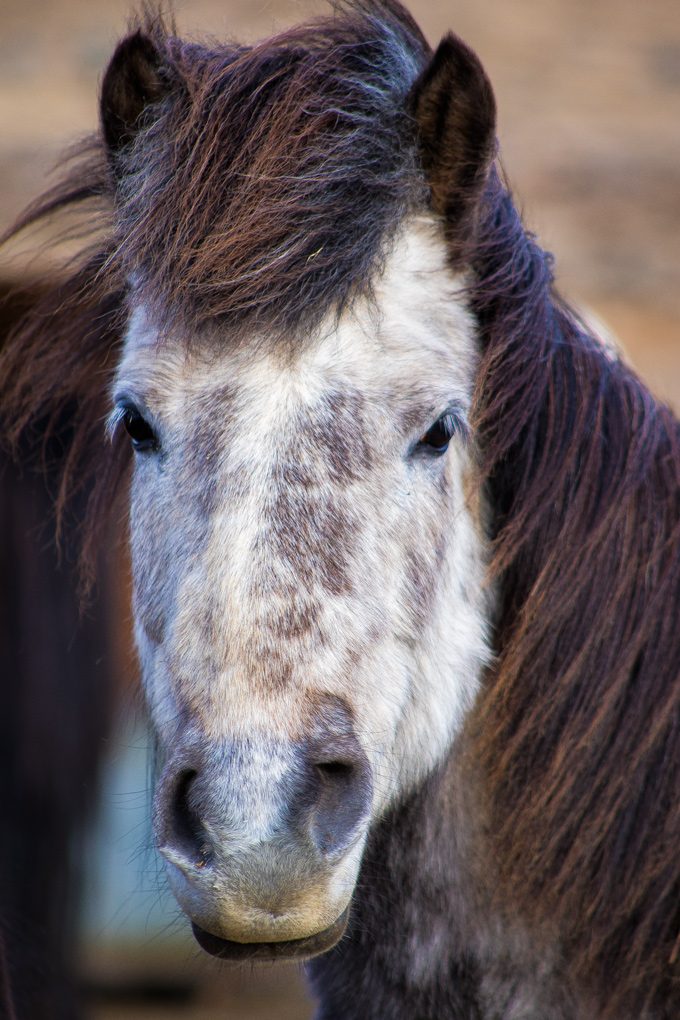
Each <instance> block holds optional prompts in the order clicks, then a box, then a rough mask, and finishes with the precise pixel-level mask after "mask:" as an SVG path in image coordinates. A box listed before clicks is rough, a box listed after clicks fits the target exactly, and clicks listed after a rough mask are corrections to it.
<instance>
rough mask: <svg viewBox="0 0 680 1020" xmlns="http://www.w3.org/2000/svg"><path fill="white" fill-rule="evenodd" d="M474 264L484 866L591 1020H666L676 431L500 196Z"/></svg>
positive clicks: (675, 652)
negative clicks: (486, 602)
mask: <svg viewBox="0 0 680 1020" xmlns="http://www.w3.org/2000/svg"><path fill="white" fill-rule="evenodd" d="M474 261H475V264H476V270H477V285H476V290H475V304H476V308H477V314H478V317H479V320H480V325H481V330H482V339H483V343H484V346H485V349H484V354H483V361H482V366H481V371H480V373H479V377H478V380H477V395H476V408H477V412H476V413H477V422H476V427H477V429H478V430H479V434H480V442H481V444H482V450H483V457H484V465H483V474H484V476H485V478H486V484H487V486H488V490H489V499H490V504H491V507H492V512H493V513H494V515H495V519H494V535H493V549H494V562H493V567H492V569H493V573H494V574H495V575H496V577H497V579H498V582H499V591H500V598H501V605H500V607H499V619H498V622H497V638H496V648H497V663H496V665H495V667H494V669H493V671H492V673H491V675H490V676H489V678H488V683H487V686H486V688H485V691H484V694H483V697H482V698H481V701H480V703H479V705H478V708H477V712H476V716H475V718H474V720H473V723H472V728H473V731H474V753H475V756H476V757H477V759H478V760H479V761H480V762H481V766H482V770H483V777H484V786H485V789H486V792H487V795H488V811H489V816H488V817H489V819H490V834H491V839H492V840H493V843H494V849H495V858H494V859H496V860H497V861H498V862H499V865H500V869H501V875H502V880H503V890H504V893H505V895H506V896H509V899H510V902H511V903H513V904H514V906H515V907H516V908H518V909H519V910H520V911H521V914H522V915H523V916H524V917H528V918H530V919H533V920H534V921H537V922H539V923H541V924H543V925H547V926H548V927H551V928H554V929H555V930H558V931H559V932H560V936H561V938H562V939H563V941H564V943H565V949H566V952H567V954H568V955H569V956H570V957H571V961H572V965H573V966H574V967H575V968H576V969H577V971H578V972H580V974H581V976H582V977H583V978H584V979H585V981H586V982H587V984H590V985H591V986H593V987H595V988H596V989H600V991H602V990H604V998H603V1001H602V1002H600V1003H599V1004H598V1006H599V1008H600V1010H601V1015H602V1016H606V1017H617V1016H620V1015H623V1014H625V1015H634V1016H643V1015H647V1013H646V1012H645V1010H646V1009H652V1010H657V1011H658V1010H659V1009H663V1007H664V1006H665V1008H666V1009H668V1008H669V1003H671V1002H673V1003H674V1004H675V1012H677V1008H678V1007H680V973H679V972H678V955H679V952H680V869H679V868H678V847H679V846H680V811H679V808H678V790H679V789H680V632H679V630H678V620H680V431H679V427H678V423H677V421H676V419H675V418H674V416H673V414H672V413H671V411H670V410H669V409H668V408H667V407H664V406H663V405H660V404H658V403H657V402H655V400H654V399H653V398H652V396H651V395H650V393H649V392H648V390H647V389H646V388H645V386H644V385H643V384H642V383H641V382H640V380H639V379H638V378H637V377H636V375H635V374H634V372H633V371H632V370H631V369H630V368H628V367H627V366H626V365H625V364H623V363H622V362H620V361H618V360H616V359H614V358H612V356H611V354H609V353H608V352H607V351H606V350H605V348H604V347H603V345H602V344H600V343H599V342H598V341H597V340H596V339H595V338H594V337H593V336H592V335H591V334H589V333H588V331H587V330H586V329H585V327H584V326H583V324H582V323H580V322H579V320H578V317H577V316H576V315H575V314H574V313H573V312H572V311H571V310H570V309H569V308H568V307H567V306H566V305H565V304H564V303H563V302H562V301H561V300H560V299H559V298H558V297H557V296H556V295H555V294H554V292H553V289H552V274H551V259H550V257H549V256H547V255H546V254H545V253H544V252H543V251H541V249H540V248H539V247H538V246H537V244H536V243H535V241H534V239H533V238H532V237H531V235H528V234H527V233H526V231H525V230H524V228H523V226H522V224H521V221H520V219H519V216H518V214H517V211H516V209H515V208H514V206H513V204H512V201H511V199H510V197H509V195H508V193H507V192H505V191H504V190H503V189H502V187H500V186H499V182H498V181H492V183H491V185H490V188H489V193H488V195H487V200H486V208H485V218H484V221H483V225H482V228H481V232H480V236H479V238H478V243H477V251H476V255H475V260H474ZM671 1012H673V1010H671ZM671 1012H668V1013H666V1012H663V1013H660V1014H659V1015H663V1016H669V1017H670V1015H671ZM675 1012H673V1015H675ZM598 1015H600V1014H599V1013H598ZM653 1015H657V1013H654V1014H653Z"/></svg>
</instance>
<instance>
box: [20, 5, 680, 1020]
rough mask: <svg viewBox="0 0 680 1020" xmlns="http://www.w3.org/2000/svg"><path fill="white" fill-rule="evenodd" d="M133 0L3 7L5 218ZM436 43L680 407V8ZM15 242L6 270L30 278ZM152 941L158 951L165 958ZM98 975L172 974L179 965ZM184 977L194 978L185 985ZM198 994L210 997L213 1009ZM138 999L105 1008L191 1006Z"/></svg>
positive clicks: (441, 25) (529, 196)
mask: <svg viewBox="0 0 680 1020" xmlns="http://www.w3.org/2000/svg"><path fill="white" fill-rule="evenodd" d="M129 7H130V5H129V4H128V3H127V0H108V2H103V0H53V2H47V0H2V22H1V24H2V27H1V28H0V229H1V228H3V227H5V226H6V225H8V224H9V222H10V221H11V220H12V218H13V217H14V216H15V215H16V213H17V212H18V211H19V210H20V208H21V207H22V205H23V204H24V203H25V202H26V201H28V200H29V199H30V198H31V197H32V196H34V195H35V194H36V193H38V192H39V191H40V190H41V188H43V187H44V185H45V182H46V175H47V172H48V170H49V168H50V167H51V165H52V164H53V163H54V162H55V160H56V159H57V156H58V154H59V152H60V151H61V150H62V149H63V147H64V145H65V144H66V143H67V142H68V141H70V140H71V139H73V138H74V137H75V136H78V135H79V134H82V133H83V132H85V131H87V130H89V129H91V128H92V127H94V126H95V124H96V117H97V107H96V94H97V83H98V80H99V78H100V76H101V72H102V68H103V67H104V65H105V62H106V59H107V56H108V55H109V54H110V52H111V50H112V47H113V45H114V44H115V41H116V39H117V38H118V36H119V35H120V34H121V33H122V32H123V30H124V26H125V22H126V16H127V13H128V10H129ZM411 8H412V10H413V11H414V13H415V14H416V16H417V17H418V19H419V20H420V22H421V24H422V26H423V27H424V29H425V30H426V33H427V34H428V36H429V38H430V39H431V41H433V42H435V41H436V40H437V39H438V37H439V36H440V35H441V34H442V33H443V32H444V31H445V30H446V29H447V28H453V29H454V30H455V31H457V32H458V33H459V34H460V35H461V36H463V38H465V39H466V40H467V41H468V42H469V43H470V44H471V45H472V46H473V47H474V48H475V49H476V50H477V52H478V53H479V54H480V56H481V58H482V60H483V62H484V63H485V66H486V67H487V70H488V71H489V73H490V76H491V79H492V81H493V83H494V86H495V89H496V94H497V99H498V105H499V120H500V137H501V146H502V152H503V159H504V163H505V166H506V169H507V171H508V173H509V176H510V178H511V180H512V181H513V182H514V186H515V190H516V193H517V196H518V199H519V203H520V206H521V207H522V209H523V210H524V212H525V218H526V221H527V222H528V224H529V225H530V226H531V227H532V228H533V229H534V230H536V232H537V233H538V234H539V236H540V237H541V238H542V240H543V242H544V244H545V246H547V247H548V248H550V249H551V250H552V251H553V252H554V253H555V254H556V257H557V269H558V280H559V281H560V284H561V286H562V289H563V290H564V291H565V292H566V294H567V295H568V296H569V297H570V298H571V299H573V300H574V301H576V302H579V303H581V304H584V305H586V306H587V307H588V308H590V309H591V310H592V311H594V312H595V313H596V314H597V315H598V316H600V317H601V318H602V319H603V320H604V321H605V322H606V323H607V324H608V325H609V327H610V328H611V329H613V331H614V332H615V333H617V334H618V336H619V337H620V339H621V340H622V341H623V344H624V347H625V349H626V350H627V351H628V353H629V356H630V357H631V359H632V360H633V362H634V363H635V364H636V365H637V366H638V368H639V370H640V371H641V373H642V375H643V376H644V377H645V378H646V379H647V380H648V382H649V384H650V386H651V388H652V389H653V391H654V392H655V393H657V394H658V395H660V396H662V397H664V398H666V399H669V400H671V401H672V402H673V403H674V405H675V406H676V407H680V342H679V341H680V329H679V328H678V326H679V324H680V6H679V5H678V0H645V2H640V0H541V2H537V0H461V2H459V3H447V4H443V3H437V2H431V0H418V2H415V0H414V2H413V3H412V4H411ZM321 9H323V8H322V7H321V5H320V4H318V3H310V2H306V0H305V2H292V0H270V2H264V0H223V2H221V3H219V2H216V0H198V2H195V3H187V2H185V3H179V4H177V5H176V11H177V15H178V22H179V26H180V28H181V30H182V31H183V32H185V33H187V34H195V35H200V34H201V33H206V32H207V33H210V34H213V35H215V36H217V37H223V38H224V37H238V38H241V39H243V38H245V39H246V40H247V39H253V38H256V37H258V36H261V35H262V34H267V33H270V32H271V31H274V30H276V29H277V28H279V27H282V26H283V25H285V24H288V23H291V22H293V21H298V20H300V19H301V18H303V17H304V16H305V15H306V14H308V13H310V12H313V11H318V10H321ZM25 262H26V257H25V253H24V254H22V253H21V252H19V251H15V253H14V255H13V257H12V259H11V260H7V259H5V261H4V263H3V264H2V266H0V272H2V273H3V275H7V274H8V273H16V272H21V271H22V267H23V266H24V264H25ZM154 952H155V953H156V959H155V960H154ZM87 956H88V959H89V961H90V967H91V970H92V971H93V972H95V973H96V974H99V975H100V976H101V974H102V973H106V971H107V966H108V967H109V969H111V968H113V969H114V970H115V968H116V967H119V968H122V969H123V970H125V969H126V968H127V969H126V973H130V972H134V971H135V965H137V966H142V967H143V969H144V972H145V973H148V972H149V970H150V969H151V970H153V972H154V973H156V972H158V973H167V958H164V956H163V953H159V952H158V949H157V947H156V949H155V950H154V948H153V947H147V950H146V956H145V958H144V962H143V964H142V962H141V957H138V956H135V959H134V960H132V961H131V960H128V961H127V962H126V961H124V960H121V959H116V960H115V961H110V962H109V963H108V964H107V961H106V959H103V958H102V957H101V956H98V954H97V947H96V946H90V947H89V948H88V954H87ZM175 966H177V967H178V968H179V969H178V970H177V971H175V972H174V973H175V976H176V975H177V974H184V975H186V974H190V975H191V976H192V981H193V978H194V976H195V974H196V973H198V975H199V977H200V984H201V991H200V992H199V999H198V1002H199V1005H198V1006H196V1008H195V1011H194V1012H192V1013H191V1015H192V1016H194V1017H206V1018H207V1017H223V1016H224V1017H233V1018H236V1020H246V1018H249V1017H252V1018H255V1017H271V1018H272V1020H274V1018H275V1020H286V1018H288V1017H290V1018H293V1017H294V1018H303V1017H305V1016H306V1015H308V1007H307V1006H305V1004H304V999H303V998H302V997H301V992H300V990H299V986H298V984H297V982H296V975H295V971H294V970H288V971H285V972H283V974H281V972H279V971H277V972H276V973H272V972H271V971H267V972H265V973H264V975H262V974H258V975H256V976H254V977H248V976H247V975H246V976H245V977H239V978H234V977H233V976H229V975H228V974H226V975H225V974H222V973H221V971H220V968H219V967H218V966H216V965H214V964H212V963H211V962H210V961H207V960H205V959H203V958H200V959H199V958H198V957H194V956H193V955H191V954H188V953H187V951H186V950H185V951H184V955H183V957H182V961H181V963H180V964H175V963H173V967H175ZM180 984H181V982H180ZM201 1003H202V1005H201ZM176 1008H177V1009H179V1007H175V1006H173V1005H171V1004H170V1003H167V1004H166V1005H165V1006H163V1007H154V1008H153V1009H151V1008H150V1007H149V1008H144V1007H143V1006H142V1005H141V1004H140V1003H139V1002H137V1003H130V1004H129V1005H128V1006H127V1007H126V1008H124V1009H123V1010H122V1011H121V1007H120V1006H116V1007H114V1006H113V1005H112V1006H110V1007H106V1006H105V1005H103V1004H101V1003H100V1005H99V1007H98V1010H97V1013H96V1015H97V1016H98V1017H101V1018H104V1017H106V1018H113V1017H114V1016H115V1017H118V1016H126V1017H136V1016H139V1017H152V1016H153V1017H155V1016H158V1017H161V1016H163V1017H167V1016H174V1015H178V1016H179V1015H182V1016H185V1015H188V1014H187V1013H186V1012H184V1011H183V1010H182V1011H178V1012H175V1009H176Z"/></svg>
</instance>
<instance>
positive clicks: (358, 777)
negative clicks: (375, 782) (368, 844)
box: [309, 743, 372, 857]
mask: <svg viewBox="0 0 680 1020" xmlns="http://www.w3.org/2000/svg"><path fill="white" fill-rule="evenodd" d="M315 757H316V760H312V762H311V764H312V765H313V767H314V771H315V773H316V775H317V786H316V795H315V803H314V806H313V809H312V811H311V814H310V817H309V832H310V835H311V837H312V840H313V842H314V844H315V846H316V848H317V850H319V851H320V852H321V853H322V854H324V856H327V857H332V856H334V855H336V854H338V853H342V852H343V851H344V850H345V849H346V848H347V847H348V846H349V844H350V843H351V842H352V840H353V839H354V837H355V835H356V832H357V828H358V826H359V823H360V822H361V821H362V820H363V819H364V818H365V817H366V815H367V814H368V813H369V811H370V805H371V797H372V782H371V775H370V768H369V765H368V761H367V759H366V757H365V755H364V754H363V753H362V752H361V750H360V749H359V747H358V743H357V747H356V750H355V748H354V747H353V748H352V750H351V751H350V753H345V754H343V755H342V757H340V756H338V757H335V756H333V757H331V756H329V757H328V758H326V757H325V756H323V755H319V756H315ZM319 759H321V760H319Z"/></svg>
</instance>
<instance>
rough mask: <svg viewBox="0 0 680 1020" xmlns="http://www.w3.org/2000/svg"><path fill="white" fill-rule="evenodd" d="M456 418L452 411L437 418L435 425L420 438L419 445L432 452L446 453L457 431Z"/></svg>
mask: <svg viewBox="0 0 680 1020" xmlns="http://www.w3.org/2000/svg"><path fill="white" fill-rule="evenodd" d="M456 427H457V423H456V418H455V416H454V415H453V414H451V412H450V411H447V413H446V414H443V415H442V416H441V418H437V420H436V422H435V423H434V425H432V427H431V428H429V429H428V430H427V432H426V433H425V435H424V436H421V437H420V439H419V440H418V446H419V447H421V448H422V447H425V448H426V449H427V451H428V452H430V453H446V450H447V448H448V445H449V443H450V442H451V439H452V438H453V435H454V433H455V431H456Z"/></svg>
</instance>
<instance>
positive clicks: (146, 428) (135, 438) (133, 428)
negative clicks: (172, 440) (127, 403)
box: [121, 407, 158, 453]
mask: <svg viewBox="0 0 680 1020" xmlns="http://www.w3.org/2000/svg"><path fill="white" fill-rule="evenodd" d="M121 420H122V422H123V425H124V426H125V431H126V432H127V434H128V435H129V437H130V439H131V440H132V445H133V447H134V449H135V450H137V451H138V452H140V453H143V452H145V451H147V450H156V449H157V448H158V439H157V438H156V433H155V432H154V430H153V429H152V428H151V426H150V425H149V423H148V421H147V420H146V419H145V418H143V417H142V415H141V414H140V413H139V411H138V410H137V409H136V408H135V407H125V408H123V414H122V418H121Z"/></svg>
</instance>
